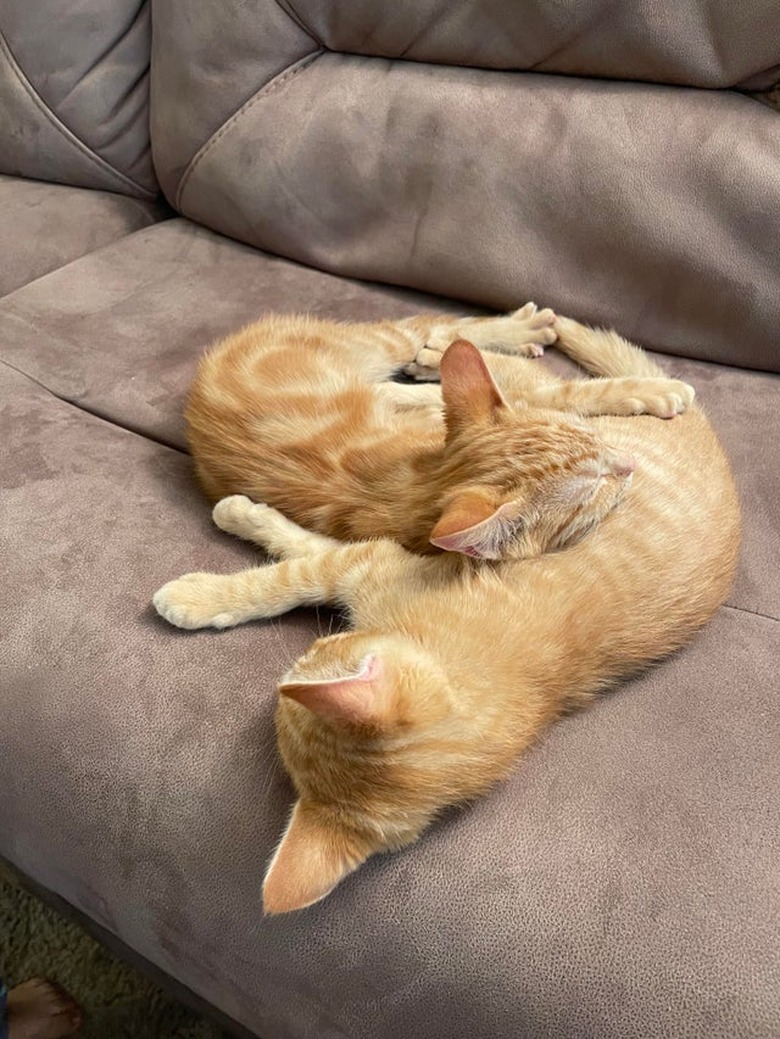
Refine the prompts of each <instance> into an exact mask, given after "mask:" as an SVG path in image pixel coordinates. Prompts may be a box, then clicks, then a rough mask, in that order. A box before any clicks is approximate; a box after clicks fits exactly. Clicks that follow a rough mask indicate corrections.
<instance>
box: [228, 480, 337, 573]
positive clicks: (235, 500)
mask: <svg viewBox="0 0 780 1039" xmlns="http://www.w3.org/2000/svg"><path fill="white" fill-rule="evenodd" d="M211 515H212V518H213V520H214V522H215V523H216V525H217V526H218V527H219V528H220V530H224V531H226V532H227V533H228V534H235V535H236V536H237V537H239V538H243V539H244V541H251V542H252V544H254V545H259V546H260V548H264V549H265V550H266V552H268V553H269V555H272V556H276V557H277V558H279V559H296V558H298V557H299V556H313V555H319V554H321V553H323V552H329V551H331V549H334V548H340V547H341V546H342V545H343V542H342V541H337V540H336V539H335V538H329V537H326V536H325V535H324V534H314V533H312V531H310V530H304V528H303V527H299V526H298V524H297V523H293V522H292V520H288V519H287V518H286V517H285V516H283V515H282V513H281V512H279V511H278V510H277V509H272V508H270V507H269V506H268V505H264V504H263V503H262V502H253V501H252V500H251V499H250V498H247V497H246V495H244V494H231V495H230V496H229V497H227V498H222V499H221V501H218V502H217V504H216V505H215V506H214V510H213V512H212V514H211Z"/></svg>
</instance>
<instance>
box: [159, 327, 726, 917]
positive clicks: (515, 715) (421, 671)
mask: <svg viewBox="0 0 780 1039" xmlns="http://www.w3.org/2000/svg"><path fill="white" fill-rule="evenodd" d="M556 330H557V332H558V335H559V339H560V344H561V346H562V348H563V349H564V350H565V352H566V353H568V354H569V355H570V356H571V357H573V358H574V359H575V360H577V361H579V362H580V363H581V364H583V365H584V366H585V367H587V368H589V369H590V370H591V371H596V372H599V373H601V374H603V375H606V376H610V377H612V378H615V379H617V380H621V379H623V380H635V379H636V378H651V379H656V378H660V373H659V371H658V369H657V368H656V367H655V365H654V364H653V363H652V362H651V361H650V359H649V358H647V357H646V355H644V354H643V353H642V352H641V351H640V350H638V349H637V348H635V347H632V346H631V345H630V344H628V343H627V342H626V341H625V340H623V339H621V338H620V337H619V336H618V335H617V334H615V333H613V332H601V331H593V330H590V329H587V328H584V327H583V326H581V325H578V324H577V323H576V322H573V321H570V320H565V319H558V320H557V322H556ZM501 360H503V361H506V362H510V363H513V364H514V365H515V366H516V367H518V368H520V369H534V366H532V365H522V364H521V363H520V362H518V361H511V359H508V358H502V359H501ZM426 363H427V359H426ZM444 365H445V370H444V372H443V374H445V376H446V360H445V362H444ZM534 370H535V369H534ZM594 381H597V380H594ZM549 385H553V384H549ZM572 385H576V384H572ZM582 385H585V386H587V385H588V384H587V383H584V384H582ZM553 389H554V392H556V393H557V392H559V391H558V390H556V389H555V387H554V385H553ZM541 390H542V391H546V387H545V386H542V387H541ZM480 407H484V399H483V401H482V404H481V405H480ZM504 407H505V406H504V405H502V404H501V403H499V402H498V401H493V402H492V404H491V406H490V408H489V410H488V411H487V412H485V411H484V410H483V413H482V414H481V416H480V417H479V420H480V422H481V423H482V425H483V426H484V427H485V428H486V429H488V430H490V429H493V428H498V427H499V426H500V425H501V423H502V422H503V420H504V418H505V415H504V414H503V408H504ZM593 430H594V435H597V436H598V437H599V438H601V437H603V439H604V440H605V441H606V442H609V444H610V445H611V446H612V449H613V450H615V451H618V452H620V453H621V454H626V455H631V456H633V457H634V458H635V459H636V463H637V468H636V472H635V474H634V481H633V484H632V486H631V489H630V492H629V493H628V494H627V495H626V496H625V499H624V501H623V502H622V504H621V506H620V508H617V509H614V510H613V511H611V512H610V513H609V514H608V515H606V516H605V517H604V518H603V519H602V520H601V522H600V523H599V524H598V525H597V526H596V528H595V529H594V530H593V531H592V532H591V534H590V536H589V537H587V538H585V539H583V540H580V541H579V543H578V544H576V545H573V546H569V547H568V548H567V549H566V551H563V552H553V553H547V554H544V555H539V556H536V557H535V558H531V559H525V560H520V561H498V562H495V563H485V562H478V561H474V560H470V559H468V558H467V557H464V556H463V555H458V554H445V555H440V556H430V555H420V554H416V553H412V552H409V551H407V550H405V549H404V548H403V547H401V546H400V545H399V544H397V543H396V542H394V541H392V540H389V539H376V540H371V541H364V542H358V543H353V544H343V543H340V542H338V541H335V540H334V539H332V538H329V537H325V536H323V535H321V534H316V533H310V532H307V531H305V530H303V529H301V528H300V527H299V526H297V525H296V524H295V523H292V522H291V521H290V520H288V519H286V518H285V517H283V516H282V515H281V513H279V512H277V511H276V510H275V509H272V508H269V507H267V506H266V505H263V504H253V503H252V502H251V501H250V500H249V499H248V498H247V497H245V496H241V495H236V496H232V497H229V498H227V499H225V500H223V501H220V502H219V504H218V505H217V506H216V507H215V509H214V518H215V521H216V522H217V524H218V525H219V526H221V527H222V528H223V529H225V530H229V531H231V532H233V533H235V534H238V535H240V536H242V537H245V538H248V539H249V540H251V541H253V542H254V543H256V544H259V545H262V546H263V547H265V548H266V549H267V550H268V551H269V552H270V553H272V554H273V555H276V556H278V557H280V558H281V560H282V561H281V562H278V563H276V564H273V565H268V566H260V567H257V568H255V569H253V570H248V571H244V572H240V573H236V574H226V575H218V574H201V573H195V574H188V575H186V576H184V577H181V578H179V579H177V580H174V581H171V582H170V583H168V584H166V585H164V586H163V587H162V588H161V589H160V590H159V591H158V592H157V593H156V595H155V596H154V604H155V606H156V608H157V611H158V612H159V613H160V614H161V616H163V617H165V618H166V619H167V620H169V621H170V622H171V623H172V624H175V625H177V626H179V627H183V628H201V627H208V626H212V627H218V628H225V627H228V626H231V625H234V624H239V623H242V622H244V621H249V620H253V619H256V618H262V617H272V616H277V615H279V614H281V613H284V612H285V611H287V610H290V609H292V608H294V607H296V606H298V605H301V604H305V603H308V604H311V603H319V602H329V603H333V604H337V605H340V606H343V607H346V608H347V610H348V611H349V615H350V618H351V625H352V629H353V630H351V631H349V632H346V633H343V634H339V635H332V636H328V637H326V638H320V639H318V640H317V641H316V642H315V643H314V644H313V645H312V647H311V649H310V650H309V651H308V652H307V653H306V654H305V655H304V656H303V657H302V658H301V659H300V660H299V661H298V662H297V663H296V664H294V665H293V667H292V668H291V669H290V671H289V672H288V673H287V674H286V675H285V676H284V677H283V678H282V680H281V683H280V685H279V703H278V709H277V732H278V742H279V749H280V752H281V755H282V758H283V760H284V763H285V765H286V768H287V770H288V772H289V774H290V776H291V778H292V781H293V783H294V785H295V788H296V791H297V795H298V800H297V802H296V804H295V807H294V809H293V812H292V815H291V817H290V820H289V823H288V826H287V828H286V830H285V833H284V835H283V837H282V839H281V842H280V844H279V846H278V848H277V851H276V853H275V855H274V856H273V859H272V860H271V863H270V865H269V867H268V869H267V872H266V877H265V883H264V888H263V900H264V906H265V911H266V912H268V913H282V912H288V911H291V910H296V909H302V908H304V907H305V906H308V905H311V904H312V903H314V902H317V901H319V900H320V899H322V898H324V897H325V896H326V895H327V894H328V893H329V892H330V891H332V890H333V888H334V887H335V886H336V885H337V884H339V883H340V882H341V881H342V880H343V879H344V878H345V877H346V876H347V875H348V874H349V873H351V872H352V871H353V870H355V869H356V868H357V867H358V866H360V864H361V863H362V862H364V861H365V860H366V859H367V858H368V857H369V856H370V855H373V854H375V853H377V852H384V851H392V850H395V849H398V848H401V847H403V846H405V845H408V844H410V843H412V842H413V841H415V840H416V839H417V838H418V837H419V836H420V835H421V834H422V833H423V831H424V830H425V828H426V827H427V826H428V825H429V824H430V823H431V822H432V821H433V820H434V819H435V817H436V815H437V814H438V813H439V812H440V811H441V810H442V809H443V808H444V807H445V806H447V805H451V804H458V803H463V802H465V801H468V800H469V799H471V798H474V797H475V796H477V795H479V794H482V793H484V792H485V791H487V790H489V789H490V787H492V786H493V785H494V784H495V783H496V782H498V781H499V780H501V779H502V778H504V777H505V776H506V775H507V773H508V772H509V770H510V769H511V768H512V766H513V764H514V762H515V761H516V760H517V757H518V755H519V754H520V753H521V752H522V751H523V750H524V749H525V748H526V747H527V746H528V744H529V743H530V742H531V741H532V740H533V739H535V738H536V737H537V735H538V734H539V733H540V731H542V729H543V728H544V726H546V725H547V724H548V723H549V722H551V721H552V720H553V719H555V718H556V717H557V716H558V715H560V714H561V712H563V711H564V710H567V709H569V708H572V707H575V706H577V705H581V704H585V703H587V702H588V701H589V700H590V699H591V698H592V697H593V696H594V695H595V694H596V693H598V692H599V691H600V690H602V689H603V688H604V687H605V686H607V685H608V684H610V683H612V682H614V681H615V680H616V679H617V678H619V677H620V676H622V675H625V674H627V673H629V672H631V671H633V670H635V669H636V668H638V667H640V666H643V665H646V664H648V663H650V662H652V661H654V660H657V659H659V658H660V657H663V656H665V655H666V654H668V653H670V652H672V651H673V650H674V649H676V648H677V647H679V646H681V645H682V644H683V643H685V642H686V641H687V640H688V639H689V638H690V637H691V636H692V634H693V633H694V632H695V631H696V630H697V629H698V628H699V627H700V626H701V625H702V624H704V623H705V621H706V620H707V619H708V618H709V617H710V616H711V615H712V613H713V612H714V611H715V610H716V609H717V607H718V606H719V605H720V604H721V603H722V602H723V601H724V599H725V597H726V595H727V592H728V589H729V586H730V584H731V580H732V575H733V572H734V568H735V565H736V559H737V552H738V546H739V525H740V517H739V505H738V501H737V496H736V491H735V488H734V484H733V481H732V477H731V473H730V470H729V465H728V462H727V460H726V458H725V456H724V454H723V451H722V450H721V448H720V445H719V444H718V441H717V439H716V437H715V434H714V432H713V430H712V428H711V426H710V424H709V423H708V421H707V419H706V418H705V416H704V414H703V412H702V411H701V410H700V409H699V408H697V407H691V408H689V409H688V410H687V412H686V413H685V414H684V415H682V416H681V417H680V418H678V419H677V420H676V421H675V422H673V423H667V422H658V421H654V420H653V419H651V418H644V419H642V418H638V419H637V418H620V417H603V418H597V419H595V420H594V421H593ZM582 478H583V479H586V478H587V479H590V477H589V476H588V475H587V474H585V475H583V477H582ZM596 479H598V481H600V482H601V483H606V482H607V481H608V480H609V479H610V477H609V476H607V475H605V474H601V475H599V476H598V477H595V476H594V477H593V480H596Z"/></svg>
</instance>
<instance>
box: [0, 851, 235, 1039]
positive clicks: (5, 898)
mask: <svg viewBox="0 0 780 1039" xmlns="http://www.w3.org/2000/svg"><path fill="white" fill-rule="evenodd" d="M36 974H42V975H44V976H45V977H49V978H52V979H54V980H55V981H58V982H59V983H60V984H61V985H63V986H64V987H65V988H66V989H67V990H68V991H69V992H71V993H72V994H73V996H74V997H75V998H76V999H77V1000H78V1001H79V1002H80V1003H81V1005H82V1006H83V1007H84V1010H85V1011H86V1018H87V1020H86V1023H85V1025H84V1027H83V1028H82V1029H81V1031H80V1032H79V1039H228V1037H227V1035H226V1033H224V1032H223V1031H222V1030H221V1029H219V1028H217V1027H215V1026H214V1025H212V1024H211V1023H210V1022H208V1021H205V1020H204V1019H203V1018H202V1017H201V1016H200V1015H199V1014H197V1013H195V1012H194V1011H192V1010H190V1009H189V1008H188V1007H185V1006H183V1005H182V1004H181V1003H177V1002H176V1001H175V1000H172V999H170V998H169V997H168V996H166V995H165V993H164V992H162V990H161V989H159V988H158V987H157V986H156V985H154V984H153V983H152V982H150V981H149V980H148V979H147V978H145V977H144V976H143V975H142V974H139V973H138V971H136V970H134V969H133V968H132V967H128V966H127V965H126V964H124V963H121V962H120V961H119V960H117V959H115V957H114V956H112V955H111V953H109V952H107V951H106V950H105V949H104V948H103V946H102V945H100V944H98V943H97V942H96V941H94V940H93V939H92V938H90V937H89V936H88V935H87V934H85V933H84V931H82V930H81V928H80V927H79V926H78V925H77V924H75V923H72V922H71V921H69V920H66V919H65V918H64V917H62V916H60V915H59V913H57V912H56V911H55V910H53V909H50V908H49V907H48V906H45V905H44V904H43V903H42V902H40V901H39V900H38V899H37V898H36V897H35V896H34V895H31V894H30V893H29V892H27V891H25V890H24V889H23V888H21V887H19V886H18V885H17V884H16V882H15V881H14V878H13V877H12V876H10V875H9V874H8V872H7V871H6V870H5V869H4V868H3V867H2V866H0V977H2V978H3V980H4V981H5V983H6V984H7V985H8V986H9V988H10V987H11V986H12V985H15V984H16V983H17V982H19V981H24V979H25V978H29V977H32V976H33V975H36Z"/></svg>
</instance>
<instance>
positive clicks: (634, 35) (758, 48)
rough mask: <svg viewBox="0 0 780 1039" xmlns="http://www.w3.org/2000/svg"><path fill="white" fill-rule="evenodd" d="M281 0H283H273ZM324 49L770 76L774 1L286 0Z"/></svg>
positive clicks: (584, 68) (585, 69)
mask: <svg viewBox="0 0 780 1039" xmlns="http://www.w3.org/2000/svg"><path fill="white" fill-rule="evenodd" d="M283 6H284V5H283ZM287 7H288V10H289V11H290V14H291V15H294V16H295V19H296V21H297V22H298V23H299V24H300V25H301V26H302V27H304V28H305V29H306V31H307V32H308V33H309V34H310V35H311V36H312V37H313V38H314V39H316V40H318V41H319V42H320V43H321V44H322V46H323V47H325V48H326V49H327V50H330V51H341V52H343V53H349V54H365V55H370V56H372V57H382V58H403V59H404V60H407V61H424V62H433V63H436V64H443V65H466V66H470V67H472V68H485V69H507V70H518V69H525V70H527V71H531V70H533V71H535V72H554V73H564V74H567V75H574V76H583V75H584V76H601V77H609V78H613V79H643V80H648V81H651V82H656V83H676V84H680V85H686V86H700V87H732V86H736V85H738V84H740V83H742V82H744V81H749V82H754V81H756V82H758V81H760V80H763V83H764V85H768V83H769V81H770V79H771V78H772V76H774V79H775V80H776V79H778V78H780V70H778V68H777V66H778V65H780V44H778V36H779V35H780V27H779V26H778V19H779V17H780V16H779V15H778V8H777V0H743V2H740V3H734V0H674V2H673V3H665V2H660V3H659V0H620V2H618V3H615V2H614V0H554V2H553V0H523V2H522V3H511V2H507V0H471V2H469V3H452V2H451V0H414V2H413V3H412V2H406V3H402V2H396V3H383V2H381V0H329V2H328V3H322V0H295V4H294V11H293V5H292V4H290V5H287Z"/></svg>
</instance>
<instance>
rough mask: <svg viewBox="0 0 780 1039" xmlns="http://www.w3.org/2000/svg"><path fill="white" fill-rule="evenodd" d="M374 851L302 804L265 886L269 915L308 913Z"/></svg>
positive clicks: (267, 913) (278, 850) (276, 855)
mask: <svg viewBox="0 0 780 1039" xmlns="http://www.w3.org/2000/svg"><path fill="white" fill-rule="evenodd" d="M370 854H371V851H370V850H367V849H365V848H362V847H360V846H359V842H358V841H356V840H355V838H354V837H350V836H349V835H347V834H346V833H345V832H343V831H341V830H340V829H337V828H336V827H335V826H333V825H332V824H329V823H328V822H327V821H326V820H325V819H324V818H322V817H321V814H320V813H319V812H318V811H317V810H316V809H314V808H311V807H309V806H307V805H305V804H303V802H301V801H299V802H298V803H297V804H296V806H295V808H294V809H293V813H292V816H291V817H290V822H289V824H288V826H287V829H286V830H285V833H284V836H283V837H282V840H281V843H280V844H279V847H278V848H277V849H276V854H275V855H274V857H273V858H272V859H271V863H270V865H269V867H268V869H267V871H266V874H265V881H264V882H263V910H264V912H265V913H266V915H272V914H274V913H291V912H293V911H294V910H296V909H305V908H306V907H307V906H310V905H314V903H315V902H319V901H320V900H321V899H323V898H325V896H326V895H329V894H330V893H331V891H332V890H333V889H334V887H336V886H337V884H339V883H340V882H341V881H342V880H343V879H344V877H346V876H347V875H348V874H349V873H351V872H352V871H353V870H355V869H357V868H358V866H360V865H361V864H362V863H363V862H365V860H366V859H367V858H368V856H369V855H370Z"/></svg>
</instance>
